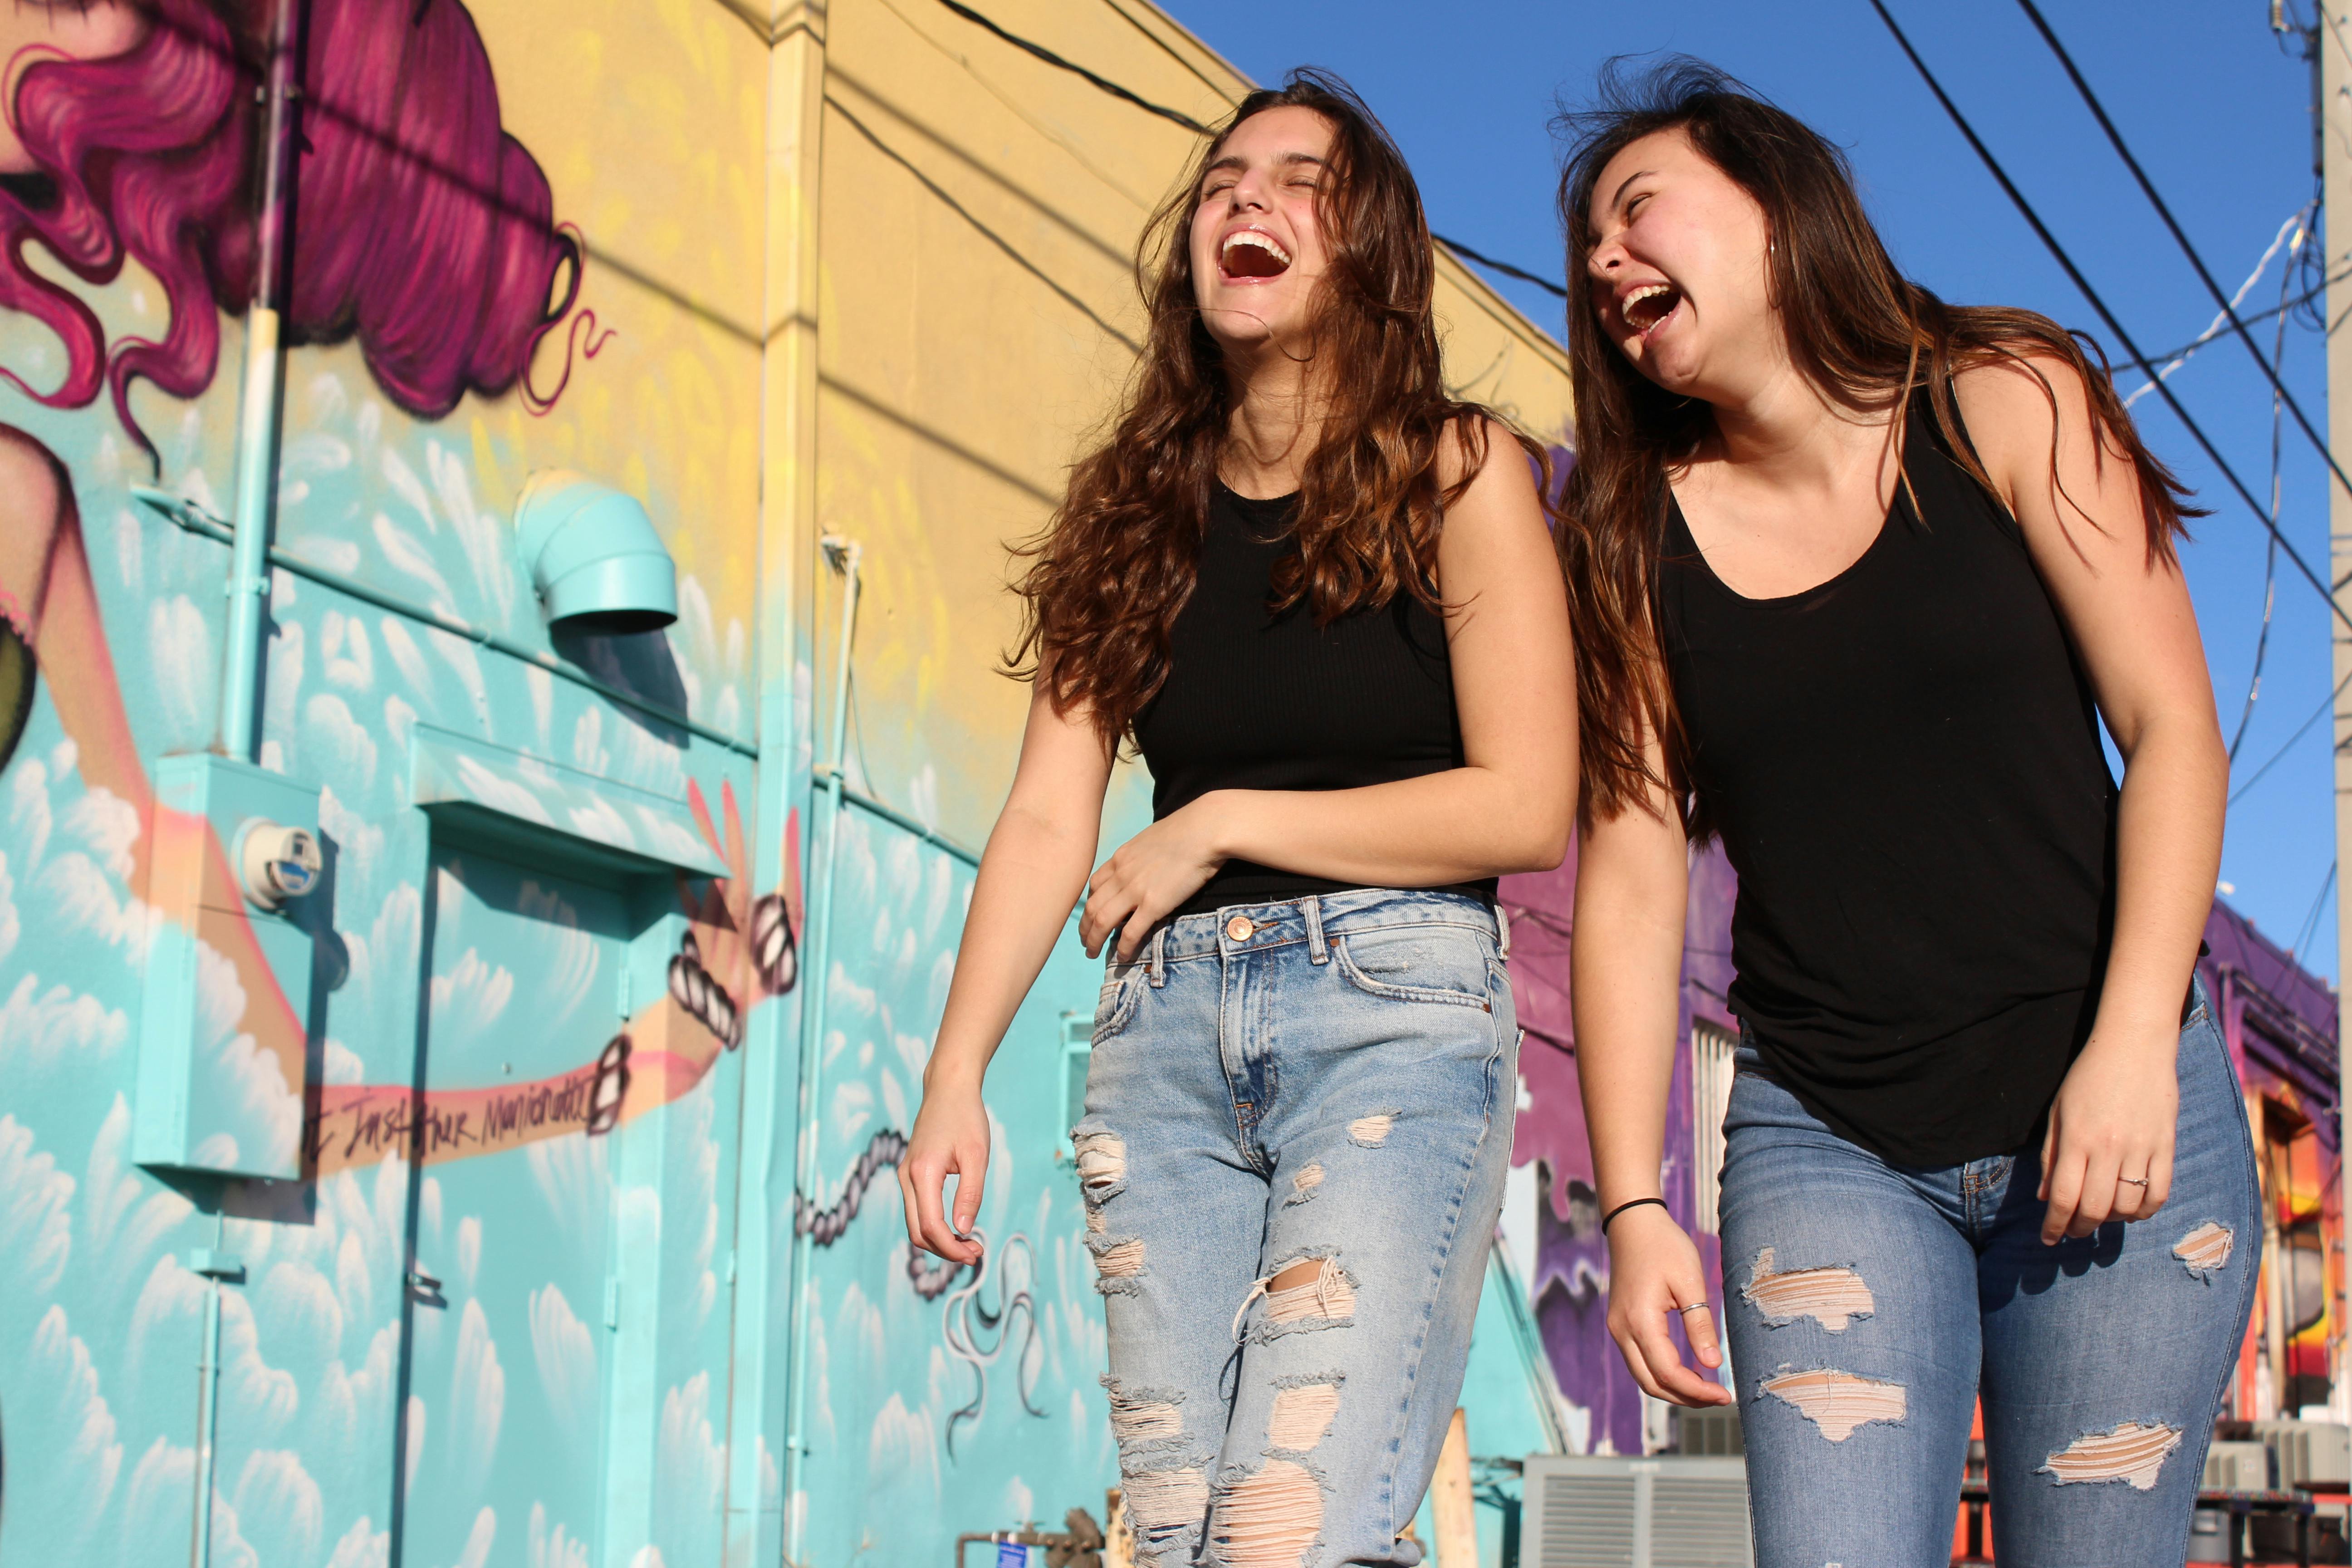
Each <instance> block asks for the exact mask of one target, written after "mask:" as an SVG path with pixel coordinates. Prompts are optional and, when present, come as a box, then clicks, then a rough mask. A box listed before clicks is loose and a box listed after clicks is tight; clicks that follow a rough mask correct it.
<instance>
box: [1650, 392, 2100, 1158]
mask: <svg viewBox="0 0 2352 1568" xmlns="http://www.w3.org/2000/svg"><path fill="white" fill-rule="evenodd" d="M1904 461H1905V471H1906V474H1907V476H1908V478H1909V479H1910V487H1909V491H1910V493H1906V491H1905V489H1903V487H1900V486H1898V487H1897V489H1896V492H1895V504H1894V507H1893V508H1892V509H1891V510H1889V512H1888V514H1887V517H1886V520H1885V523H1884V524H1883V525H1882V527H1881V529H1880V531H1879V535H1878V538H1877V540H1876V542H1874V543H1873V544H1872V545H1871V546H1870V548H1869V549H1868V550H1867V551H1865V552H1864V553H1863V556H1862V558H1861V559H1860V560H1858V561H1856V562H1855V563H1853V565H1852V566H1850V567H1848V568H1847V569H1846V570H1845V571H1844V572H1843V573H1840V574H1838V575H1837V576H1835V577H1833V578H1832V579H1830V580H1829V581H1828V582H1826V583H1823V584H1820V585H1818V586H1816V587H1813V588H1810V589H1808V590H1806V591H1805V592H1804V593H1801V594H1795V595H1790V596H1788V597H1786V598H1779V599H1748V598H1743V597H1741V596H1740V595H1737V594H1734V593H1733V592H1732V591H1731V590H1730V589H1729V588H1727V587H1726V586H1725V585H1724V584H1723V583H1722V582H1721V581H1720V580H1719V579H1717V576H1716V575H1715V574H1714V573H1713V571H1711V570H1710V569H1709V568H1708V566H1707V564H1706V561H1705V560H1704V559H1703V558H1702V557H1701V556H1700V554H1699V551H1698V547H1697V545H1696V543H1695V542H1693V540H1692V538H1691V533H1690V530H1689V527H1688V525H1687V524H1685V521H1683V515H1682V511H1681V509H1680V508H1679V507H1673V506H1671V505H1670V507H1669V513H1668V517H1667V521H1666V531H1665V548H1664V561H1663V564H1662V567H1661V570H1660V574H1659V582H1658V608H1659V612H1660V615H1659V623H1658V624H1659V627H1660V631H1661V634H1662V640H1663V643H1664V651H1665V658H1666V665H1667V668H1668V670H1669V673H1670V675H1671V678H1672V679H1673V681H1674V691H1675V702H1676V703H1677V705H1678V706H1679V708H1680V710H1681V714H1682V721H1683V723H1684V726H1685V732H1686V734H1687V736H1688V738H1689V742H1690V750H1691V772H1692V780H1691V782H1692V784H1693V786H1694V787H1695V789H1696V791H1697V793H1698V795H1699V797H1700V802H1701V804H1702V805H1704V806H1705V807H1706V810H1707V812H1708V814H1709V815H1710V816H1711V817H1712V819H1713V821H1714V823H1715V824H1716V825H1717V828H1718V830H1719V831H1720V832H1721V834H1722V837H1723V845H1724V849H1725V851H1726V853H1727V855H1728V856H1729V858H1730V860H1731V864H1732V867H1733V868H1734V869H1735V870H1737V871H1738V873H1739V897H1738V905H1737V908H1736V909H1735V910H1734V913H1733V916H1732V936H1731V943H1732V962H1733V965H1734V967H1735V968H1736V969H1737V971H1738V979H1737V980H1735V981H1734V982H1733V984H1732V987H1731V992H1730V1004H1731V1008H1732V1011H1733V1012H1735V1013H1736V1014H1738V1016H1740V1017H1741V1018H1742V1019H1743V1020H1745V1021H1746V1023H1747V1024H1748V1033H1749V1034H1750V1036H1751V1037H1753V1040H1754V1043H1755V1045H1756V1046H1757V1048H1758V1049H1759V1052H1760V1053H1761V1054H1762V1056H1763V1058H1764V1061H1765V1065H1766V1066H1767V1067H1768V1068H1769V1069H1770V1070H1771V1072H1772V1074H1773V1076H1774V1077H1775V1078H1777V1079H1779V1080H1780V1082H1781V1083H1782V1084H1784V1085H1785V1086H1786V1087H1787V1088H1788V1089H1790V1091H1791V1092H1792V1093H1794V1094H1795V1095H1796V1097H1797V1098H1798V1100H1800V1101H1801V1102H1802V1103H1803V1105H1804V1106H1805V1108H1806V1109H1807V1110H1811V1112H1812V1113H1813V1114H1814V1115H1815V1116H1817V1117H1819V1118H1820V1119H1821V1120H1822V1121H1823V1122H1825V1123H1827V1124H1828V1126H1829V1127H1830V1128H1831V1129H1832V1131H1836V1132H1837V1133H1838V1134H1839V1135H1840V1136H1842V1137H1844V1138H1846V1139H1848V1140H1850V1141H1852V1142H1856V1143H1860V1144H1862V1145H1863V1146H1864V1147H1865V1148H1868V1149H1871V1150H1873V1151H1874V1152H1877V1153H1878V1154H1880V1155H1882V1156H1883V1157H1885V1158H1886V1159H1888V1160H1890V1161H1893V1162H1895V1163H1901V1164H1907V1165H1915V1166H1930V1167H1933V1166H1944V1165H1952V1164H1958V1163H1961V1162H1963V1161H1967V1160H1971V1159H1976V1158H1980V1157H1983V1156H1986V1155H1992V1154H2004V1153H2009V1152H2013V1151H2016V1150H2018V1149H2021V1148H2022V1147H2024V1146H2025V1145H2027V1144H2028V1143H2030V1142H2032V1141H2033V1140H2034V1139H2035V1138H2036V1137H2037V1136H2038V1135H2039V1132H2040V1128H2041V1123H2042V1116H2043V1114H2044V1112H2046V1111H2047V1110H2048V1109H2049V1106H2050V1102H2051V1100H2052V1099H2053V1097H2054V1096H2055V1095H2056V1093H2057V1090H2058V1084H2059V1080H2060V1079H2063V1077H2064V1076H2065V1072H2066V1069H2067V1068H2068V1066H2069V1065H2071V1064H2072V1062H2073V1061H2074V1055H2075V1053H2076V1052H2077V1051H2078V1050H2079V1049H2080V1048H2081V1047H2082V1044H2083V1041H2084V1037H2086V1036H2087V1035H2088V1034H2089V1032H2090V1026H2091V1017H2092V1014H2093V1012H2094V1010H2095V1008H2096V1006H2097V1005H2098V994H2099V984H2100V981H2101V978H2102V976H2103V973H2104V970H2105V961H2106V952H2107V942H2108V938H2109V935H2110V932H2111V929H2112V925H2113V917H2114V888H2115V820H2116V786H2115V783H2114V780H2113V778H2112V777H2111V776H2110V775H2109V773H2108V772H2107V764H2106V758H2105V753H2104V752H2102V751H2101V749H2100V744H2099V727H2098V717H2097V710H2096V709H2095V706H2094V705H2093V700H2092V694H2091V689H2090V683H2089V681H2088V680H2087V679H2085V677H2084V671H2083V667H2082V663H2081V660H2080V659H2079V658H2077V657H2076V655H2075V653H2074V647H2073V645H2072V643H2071V642H2070V641H2069V640H2068V637H2067V635H2066V632H2065V629H2064V627H2063V626H2062V625H2061V623H2060V621H2059V617H2058V612H2057V609H2056V606H2055V605H2053V604H2052V602H2051V599H2050V595H2049V593H2048V591H2047V590H2046V589H2045V588H2044V586H2043V585H2042V578H2041V575H2040V574H2039V573H2037V572H2036V571H2035V569H2034V566H2033V562H2032V558H2031V557H2030V556H2029V555H2028V554H2027V553H2026V547H2025V539H2024V535H2023V534H2022V532H2021V531H2020V530H2019V528H2018V526H2017V523H2016V522H2015V521H2014V520H2013V519H2011V517H2010V516H2009V514H2008V513H2007V512H2006V511H2005V510H2003V509H2002V508H2001V507H2000V504H1999V503H1998V502H1997V501H1995V500H1993V499H1992V498H1991V497H1990V496H1989V495H1987V494H1986V493H1985V491H1984V490H1983V489H1981V488H1979V486H1978V485H1976V484H1975V483H1974V482H1972V481H1971V480H1970V479H1969V477H1968V475H1967V474H1966V473H1965V472H1964V471H1963V470H1962V469H1961V468H1960V467H1959V466H1958V463H1956V462H1955V461H1954V460H1953V458H1952V455H1951V454H1950V453H1949V452H1948V450H1946V449H1945V448H1944V447H1942V446H1941V445H1940V442H1939V437H1938V436H1937V431H1936V426H1935V422H1934V419H1933V417H1932V416H1930V415H1928V414H1927V412H1926V409H1925V406H1924V403H1919V402H1915V404H1914V405H1913V407H1912V409H1911V411H1910V414H1909V426H1908V431H1907V436H1906V446H1905V459H1904ZM1913 495H1916V510H1915V507H1914V504H1913V500H1912V497H1913Z"/></svg>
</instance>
